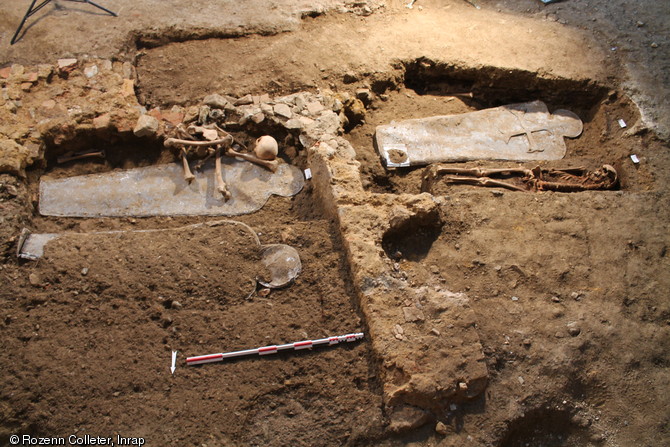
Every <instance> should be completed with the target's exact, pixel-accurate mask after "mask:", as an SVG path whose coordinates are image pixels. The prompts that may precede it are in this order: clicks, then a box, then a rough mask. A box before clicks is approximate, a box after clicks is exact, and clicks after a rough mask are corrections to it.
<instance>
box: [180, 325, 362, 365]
mask: <svg viewBox="0 0 670 447" xmlns="http://www.w3.org/2000/svg"><path fill="white" fill-rule="evenodd" d="M361 338H363V333H362V332H357V333H355V334H346V335H336V336H334V337H328V338H319V339H318V340H303V341H297V342H295V343H287V344H285V345H272V346H263V347H261V348H256V349H245V350H243V351H232V352H221V353H219V354H208V355H199V356H197V357H188V358H187V359H186V364H187V365H202V364H203V363H212V362H220V361H222V360H225V359H229V358H233V357H243V356H245V355H254V354H258V355H268V354H276V353H277V352H279V351H287V350H289V349H293V350H296V351H298V350H300V349H310V348H313V347H314V346H321V345H336V344H338V343H345V342H352V341H356V340H360V339H361Z"/></svg>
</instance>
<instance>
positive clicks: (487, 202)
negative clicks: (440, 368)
mask: <svg viewBox="0 0 670 447" xmlns="http://www.w3.org/2000/svg"><path fill="white" fill-rule="evenodd" d="M484 3H486V2H484ZM507 3H511V2H500V4H501V6H502V5H506V4H507ZM589 3H592V2H589ZM427 4H428V5H433V3H427ZM564 9H565V8H564ZM424 12H425V11H424ZM563 13H564V11H563ZM563 13H561V14H563ZM468 14H472V12H468ZM575 14H577V13H575ZM385 17H387V16H382V19H380V20H378V21H376V22H374V21H373V22H366V21H365V19H363V18H360V17H358V18H351V17H347V16H340V15H334V16H327V17H317V18H314V19H307V22H306V24H305V25H304V29H303V30H302V31H297V32H295V33H294V34H293V33H288V34H279V35H277V36H259V35H254V36H250V37H236V38H235V39H207V40H199V41H186V42H179V43H169V44H166V45H161V46H158V47H156V48H149V47H147V48H144V49H142V50H141V54H139V57H138V59H137V73H138V90H137V93H138V96H139V98H140V99H141V102H142V103H143V104H145V105H146V106H147V107H150V106H160V107H162V108H168V109H169V107H170V106H172V105H174V104H180V105H191V104H195V103H197V102H198V101H199V100H200V99H201V98H202V97H203V96H205V95H207V94H209V93H212V92H213V91H216V92H220V93H225V94H230V95H234V96H242V95H244V94H247V93H253V94H263V93H268V92H269V93H272V94H285V93H290V92H293V91H299V90H315V89H317V88H318V89H331V90H335V91H342V92H345V91H346V92H349V93H351V94H352V95H355V92H356V89H359V88H367V89H370V92H371V93H370V95H371V96H370V98H369V99H370V100H369V101H367V100H366V101H365V104H364V105H365V114H364V117H360V116H358V117H357V116H353V115H352V116H350V117H349V118H350V127H349V128H348V129H347V131H348V132H347V133H346V134H345V138H347V139H348V140H349V141H350V142H351V144H352V146H353V147H354V148H355V150H356V159H357V160H358V161H359V162H360V163H361V166H360V173H361V179H362V181H363V186H364V188H365V190H366V193H378V194H384V195H390V196H395V195H400V194H419V193H421V192H422V178H423V174H424V168H412V169H409V170H404V171H403V170H397V171H387V170H386V169H385V168H384V166H383V165H382V164H381V162H380V159H379V156H378V154H377V152H376V150H375V148H374V143H373V136H374V130H375V127H376V126H377V125H380V124H386V123H388V122H390V121H391V120H401V119H408V118H419V117H426V116H433V115H445V114H456V113H465V112H469V111H474V110H480V109H483V108H486V107H492V106H497V105H500V104H505V103H510V102H518V101H526V100H532V99H542V100H544V101H545V102H546V103H547V104H548V106H549V109H550V110H555V109H558V108H565V109H569V110H572V111H574V112H575V113H577V114H578V115H579V116H580V117H581V118H582V120H583V121H584V133H583V134H582V136H580V137H579V138H576V139H568V140H566V143H567V148H568V153H567V155H566V158H565V159H564V160H563V161H561V162H552V163H545V164H543V166H547V167H559V168H560V167H566V166H585V167H587V168H590V169H595V168H598V167H600V166H602V165H603V164H610V165H612V166H614V167H615V168H616V169H617V172H618V173H619V176H620V185H619V187H618V188H617V190H614V191H591V192H580V193H554V192H539V193H531V192H512V191H506V190H500V189H489V188H480V187H474V186H464V185H452V186H449V185H444V184H439V185H437V187H436V188H434V189H433V190H432V193H433V195H434V200H436V201H437V203H438V210H439V213H438V214H436V215H435V216H434V217H435V220H434V221H431V222H423V223H421V225H416V226H412V225H408V226H406V227H403V228H401V229H400V230H397V229H396V230H394V231H391V232H389V233H387V234H386V235H385V236H384V239H383V242H382V247H380V248H381V249H382V250H383V251H382V252H381V254H380V256H387V257H388V258H390V259H392V260H393V262H394V263H395V267H396V271H397V273H398V275H399V276H402V277H403V278H404V280H406V281H407V283H408V284H410V285H412V286H413V287H416V288H420V287H428V288H433V287H436V288H437V287H440V288H445V289H448V290H449V291H451V292H463V293H464V294H466V295H467V296H468V298H469V300H470V303H469V305H470V307H471V308H472V310H473V311H474V313H475V316H476V325H475V326H476V329H477V332H478V335H479V338H480V340H481V343H482V347H483V353H484V355H485V358H486V365H487V369H488V373H489V384H488V386H487V389H486V391H485V392H484V393H482V394H481V395H479V396H477V397H476V398H474V399H472V400H470V401H467V402H463V403H459V404H458V405H452V406H449V407H448V410H445V412H444V414H438V415H433V416H434V417H433V419H431V420H430V423H429V424H427V425H424V426H423V427H420V428H417V429H413V430H410V431H406V432H401V433H391V432H390V431H389V430H388V429H387V426H388V422H389V421H388V418H387V415H386V414H385V410H384V407H383V405H382V389H381V388H382V385H381V383H380V379H379V368H380V365H379V361H380V359H376V358H375V357H374V356H373V355H372V352H371V349H370V347H369V345H368V343H367V342H366V341H362V342H358V343H356V344H350V345H345V346H336V347H332V348H323V349H315V350H313V351H308V352H305V351H302V352H295V353H293V352H290V353H284V354H280V355H277V356H274V357H264V358H257V357H252V358H247V359H240V360H237V361H230V362H226V363H225V364H212V365H204V366H200V367H187V366H185V365H184V358H185V357H186V356H191V355H200V354H208V353H215V352H221V351H227V350H237V349H245V348H252V347H257V346H263V345H268V344H279V343H284V342H291V341H298V340H302V339H308V338H320V337H325V336H328V335H336V334H344V333H350V332H358V331H366V322H365V321H364V320H363V319H362V317H361V315H360V313H359V309H358V299H357V290H356V286H355V285H353V284H352V283H351V275H350V266H349V265H348V264H347V260H346V256H345V253H344V248H343V244H342V241H341V240H340V235H339V229H338V228H337V225H336V222H335V220H332V219H330V218H329V217H327V216H330V215H332V214H331V213H329V212H326V211H332V210H323V209H322V207H321V204H320V202H319V200H318V197H317V196H316V195H315V194H314V191H313V190H312V186H311V184H310V183H309V182H308V183H307V184H306V186H305V188H304V189H303V191H301V192H300V193H299V194H298V195H297V196H296V197H294V198H278V197H272V198H271V199H270V200H269V202H268V203H267V204H266V205H265V207H264V208H263V209H261V210H260V211H258V212H257V213H254V214H251V215H246V216H239V217H236V218H235V220H237V221H240V222H243V223H244V224H247V225H249V226H251V227H252V228H253V229H254V231H255V232H256V233H257V234H258V237H259V238H260V241H261V243H262V244H272V243H285V244H289V245H291V246H293V247H295V248H296V249H297V250H298V251H299V253H300V256H301V261H302V272H301V274H300V275H299V276H298V278H297V279H296V280H295V282H294V283H292V284H291V285H289V286H288V287H285V288H282V289H277V290H272V291H271V292H270V293H269V294H268V295H265V293H266V292H265V291H261V290H260V289H259V290H255V291H254V289H255V286H254V285H253V284H254V281H253V278H254V277H255V275H256V273H257V271H258V266H257V263H256V262H255V261H256V259H257V252H256V251H255V250H253V249H251V248H250V242H249V241H250V238H249V235H248V233H246V232H245V231H244V230H242V227H240V226H238V225H234V224H231V225H228V224H222V225H220V226H213V227H209V226H203V227H197V228H189V229H186V230H185V229H183V227H185V226H187V225H192V224H197V223H204V222H208V221H212V220H215V219H206V218H185V217H179V218H107V219H77V218H53V217H44V216H39V215H38V213H37V212H36V206H37V185H38V181H39V178H40V176H41V175H49V176H52V177H67V176H72V175H79V174H85V173H93V172H106V171H109V170H112V169H121V168H124V169H127V168H132V167H137V166H145V165H148V164H154V163H166V162H171V161H172V160H173V158H172V154H170V153H168V152H167V151H165V150H163V149H162V148H161V147H159V146H149V147H147V146H142V145H140V144H137V143H136V142H127V141H126V142H124V143H119V144H117V145H114V146H111V147H108V148H107V149H108V159H107V161H106V162H96V161H93V162H84V163H75V164H71V165H64V166H57V165H56V164H55V163H54V159H55V156H56V155H57V154H56V151H53V150H52V151H51V152H47V163H46V164H45V165H44V166H43V167H41V168H36V169H33V170H32V171H29V173H28V179H27V181H22V180H18V179H16V178H15V177H12V176H8V175H2V176H1V177H0V182H1V183H2V188H0V197H1V198H2V203H1V204H0V205H1V213H2V214H1V215H2V219H3V220H2V224H3V225H2V226H3V227H4V228H3V229H0V235H1V236H2V240H1V241H2V244H3V246H2V249H3V250H2V252H3V253H5V254H6V253H9V252H10V250H14V249H15V247H16V241H17V236H18V234H16V233H17V231H16V230H17V229H19V228H21V227H23V226H26V227H29V228H31V230H32V231H33V232H44V233H47V232H57V233H94V232H101V231H113V230H153V229H162V230H169V231H164V232H136V233H120V234H113V235H104V234H103V235H94V236H88V237H81V236H72V235H71V236H67V237H64V238H61V239H59V240H57V241H55V242H52V243H51V244H50V245H49V246H48V249H47V251H46V252H45V255H44V257H43V258H41V259H40V260H38V261H17V260H16V259H14V258H9V257H7V258H5V259H4V260H3V263H2V264H1V265H0V277H1V278H2V288H1V289H0V300H1V302H2V306H1V307H2V309H1V310H0V316H1V320H0V339H1V340H2V346H3V350H2V352H0V365H2V373H1V376H2V382H3V386H2V387H1V388H0V443H2V444H7V442H8V440H9V437H10V435H12V434H32V435H34V436H69V435H71V434H77V435H78V436H83V435H85V434H89V435H93V436H97V435H99V436H105V437H107V436H115V434H117V433H118V434H120V435H122V436H138V437H144V438H145V439H146V440H147V443H148V445H199V446H201V445H202V446H206V445H210V446H211V445H259V446H260V445H276V446H280V445H304V446H312V445H329V446H331V445H332V446H335V445H416V446H429V445H442V446H480V445H486V446H501V447H518V446H594V447H595V446H598V447H599V446H633V445H636V446H637V445H640V446H662V445H667V444H668V443H670V413H669V412H668V408H669V407H670V401H669V399H668V388H669V386H670V383H669V381H670V375H668V367H670V358H669V357H668V353H669V352H670V336H669V335H670V333H669V332H670V302H668V291H669V290H670V279H668V278H669V276H668V274H667V273H668V271H670V260H669V257H668V253H667V251H668V245H669V244H670V238H669V236H668V235H670V228H669V224H668V222H670V207H669V206H668V204H669V201H668V188H667V186H666V185H667V181H668V179H670V172H669V171H668V167H669V166H670V159H669V157H668V148H667V144H666V143H665V142H663V141H661V140H659V139H658V138H657V137H656V135H655V134H654V133H653V131H649V130H647V129H645V128H644V126H636V124H637V123H638V121H639V119H640V115H639V112H638V111H637V108H636V107H635V105H634V104H633V102H632V101H631V100H630V99H629V98H628V97H627V96H626V94H625V93H624V92H623V90H622V88H621V86H620V83H619V79H620V78H621V77H622V74H621V73H620V72H619V71H617V70H618V69H616V68H612V67H611V66H610V67H609V68H608V69H609V70H610V72H608V76H607V77H605V82H603V80H600V81H599V82H597V83H596V82H594V83H590V82H588V81H584V80H583V79H581V80H578V81H575V82H567V81H566V82H564V80H559V81H557V82H553V81H547V80H546V79H545V78H542V77H537V78H536V77H534V76H532V75H529V74H528V72H525V71H518V72H509V73H508V72H507V70H506V69H498V68H496V67H495V65H484V66H479V67H478V69H479V70H480V71H479V72H477V70H474V71H469V70H463V69H462V66H460V65H458V64H457V66H455V67H453V66H448V67H445V66H440V65H439V64H436V63H433V61H432V60H431V59H429V58H426V59H421V58H419V59H416V58H410V57H406V54H405V53H406V52H403V51H404V50H403V49H407V48H409V47H412V45H415V44H412V43H407V42H404V43H402V44H399V48H398V52H403V54H402V57H401V56H399V59H398V60H397V61H396V63H395V64H394V66H393V67H390V66H389V67H387V69H386V70H385V71H379V70H376V69H372V70H371V69H369V68H370V67H365V66H361V65H357V64H358V63H359V60H360V59H362V58H363V55H361V54H358V55H357V56H356V57H353V56H352V58H351V59H352V61H353V62H350V63H344V64H341V66H338V63H340V62H341V61H340V60H339V59H338V56H337V54H339V53H338V52H336V51H333V52H331V53H329V54H327V55H326V56H325V57H324V59H323V61H322V60H320V59H319V57H318V55H315V54H311V55H309V53H308V52H307V53H305V52H301V53H300V54H298V55H296V54H295V46H292V45H295V42H296V41H300V40H301V39H302V40H308V37H309V36H311V35H315V33H316V37H315V38H314V43H313V44H314V45H315V46H318V45H319V44H320V43H321V42H322V41H323V40H325V41H328V40H329V39H331V37H332V35H331V34H334V35H342V34H346V33H347V32H351V33H354V34H355V33H360V34H361V35H364V34H366V33H371V34H372V31H380V30H384V27H385V26H387V25H388V23H386V22H385ZM470 17H472V16H470ZM598 17H600V16H598ZM524 20H528V19H524ZM575 20H576V21H579V19H577V18H575ZM322 29H327V30H328V31H324V32H323V33H322V34H319V30H322ZM400 31H402V30H400ZM394 32H398V31H397V30H395V31H394ZM301 33H302V34H301ZM329 33H330V34H329ZM329 36H330V37H329ZM282 39H284V40H282ZM287 43H288V44H292V45H288V44H287ZM342 45H344V46H343V48H345V49H348V50H352V49H353V48H355V47H356V45H355V44H352V43H351V42H348V43H346V44H342ZM472 45H473V48H474V47H476V45H474V44H472ZM487 45H489V46H490V45H493V46H495V44H494V43H488V44H487ZM366 49H369V48H367V47H366ZM352 51H353V50H352ZM380 51H381V50H380ZM384 51H386V50H384ZM261 52H268V53H271V54H272V55H273V59H272V63H271V66H270V67H269V69H268V70H265V71H264V70H263V68H262V67H260V66H259V65H257V64H256V62H257V59H263V57H261V56H265V55H266V53H262V54H261ZM360 52H361V53H362V52H363V50H361V51H360ZM259 54H260V56H259ZM306 54H307V56H306ZM359 56H360V57H359ZM476 56H477V54H474V56H473V58H474V59H476ZM371 58H373V59H374V57H373V56H371ZM569 59H570V58H569V57H566V60H569ZM250 60H251V61H252V62H253V63H245V62H248V61H250ZM202 61H209V62H208V63H203V62H202ZM168 62H169V63H168ZM196 64H201V65H196ZM421 64H423V65H421ZM196 66H200V67H202V69H201V70H194V69H192V67H196ZM421 66H423V67H424V68H425V67H427V68H426V69H425V70H423V71H422V70H420V69H417V67H421ZM572 68H574V67H568V68H566V70H568V71H569V70H570V69H572ZM590 74H591V73H590ZM489 77H492V79H495V80H497V81H498V82H497V83H495V82H494V83H492V84H494V85H491V84H490V83H487V82H485V79H488V78H489ZM464 94H465V95H464ZM366 98H367V97H366ZM619 119H623V120H625V121H626V123H628V127H627V128H621V127H620V126H619V124H618V120H619ZM256 136H257V135H244V134H243V133H240V134H239V135H236V137H238V138H240V139H242V140H243V141H245V142H248V141H251V139H252V138H254V137H256ZM281 140H282V142H283V143H284V144H285V146H286V147H288V151H287V152H286V153H285V154H284V158H285V159H286V161H289V162H292V163H294V164H297V165H298V166H300V167H301V168H305V167H307V164H306V163H307V162H306V156H305V154H304V152H305V151H304V148H303V147H301V145H300V144H299V142H298V141H295V140H294V139H293V137H292V136H291V135H287V134H282V135H281ZM80 143H81V142H79V143H77V144H80ZM59 152H61V153H62V152H63V148H59ZM632 154H636V155H638V156H639V158H640V160H641V163H639V164H633V163H632V161H631V159H630V158H629V157H630V155H632ZM455 166H458V167H474V166H478V167H485V168H491V167H512V166H518V164H515V163H496V162H472V163H459V164H456V165H455ZM524 166H526V167H534V166H535V164H525V165H524ZM252 291H253V292H254V293H251V292H252ZM263 295H265V296H263ZM390 330H391V328H389V331H390ZM399 343H400V341H399ZM407 349H409V348H407ZM173 350H177V351H179V364H178V367H177V370H176V372H175V374H174V375H172V374H170V355H171V352H172V351H173ZM436 424H437V425H436Z"/></svg>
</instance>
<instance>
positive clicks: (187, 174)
mask: <svg viewBox="0 0 670 447" xmlns="http://www.w3.org/2000/svg"><path fill="white" fill-rule="evenodd" d="M180 154H181V162H182V164H183V165H184V180H186V182H187V183H191V182H192V181H193V180H194V179H195V175H193V173H192V172H191V168H189V167H188V160H187V159H186V149H185V148H183V147H182V148H181V151H180Z"/></svg>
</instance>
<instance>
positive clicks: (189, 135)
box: [163, 123, 279, 200]
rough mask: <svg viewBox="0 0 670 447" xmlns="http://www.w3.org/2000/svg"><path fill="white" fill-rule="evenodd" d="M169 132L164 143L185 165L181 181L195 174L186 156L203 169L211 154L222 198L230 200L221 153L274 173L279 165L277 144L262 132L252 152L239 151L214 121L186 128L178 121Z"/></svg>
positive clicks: (189, 180)
mask: <svg viewBox="0 0 670 447" xmlns="http://www.w3.org/2000/svg"><path fill="white" fill-rule="evenodd" d="M170 133H171V134H172V135H173V136H172V137H169V138H167V139H166V140H165V142H164V143H163V144H164V145H165V147H168V148H175V149H178V150H179V156H180V157H181V160H182V163H183V167H184V180H186V181H187V182H189V183H190V182H192V181H193V180H194V179H195V176H194V175H193V173H192V172H191V169H190V167H189V165H188V158H189V156H191V157H197V158H198V159H199V160H198V161H197V162H196V164H195V168H196V169H200V168H202V166H203V165H204V163H205V162H206V161H207V160H208V159H209V158H210V157H212V155H214V156H215V157H216V170H215V178H216V189H217V191H218V192H219V193H221V195H222V197H223V199H224V200H227V199H230V197H231V194H230V191H229V190H228V187H227V186H226V183H225V182H224V181H223V176H222V174H221V173H222V170H221V156H222V155H226V156H228V157H237V158H241V159H243V160H246V161H250V162H251V163H255V164H257V165H259V166H263V167H264V168H266V169H268V170H270V171H271V172H276V171H277V167H278V166H279V161H278V160H277V153H278V145H277V140H275V139H274V138H273V137H271V136H270V135H263V136H262V137H260V138H258V139H256V142H255V147H254V154H255V155H251V154H248V153H245V152H240V150H245V151H246V148H244V147H243V145H242V144H241V143H237V142H235V139H234V138H233V136H232V135H231V134H229V133H228V132H226V131H225V130H223V129H221V128H220V127H219V126H217V125H216V123H211V124H205V125H202V126H197V125H190V126H188V127H185V126H184V124H179V125H177V126H173V127H172V128H171V131H170Z"/></svg>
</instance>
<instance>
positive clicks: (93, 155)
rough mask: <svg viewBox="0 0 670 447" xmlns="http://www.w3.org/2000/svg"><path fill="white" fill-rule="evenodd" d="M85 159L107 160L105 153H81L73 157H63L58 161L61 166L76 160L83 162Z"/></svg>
mask: <svg viewBox="0 0 670 447" xmlns="http://www.w3.org/2000/svg"><path fill="white" fill-rule="evenodd" d="M85 158H105V151H96V152H79V153H76V154H72V155H67V154H66V155H62V156H60V157H58V158H57V159H56V161H57V162H58V163H59V164H62V163H67V162H69V161H74V160H83V159H85Z"/></svg>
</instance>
